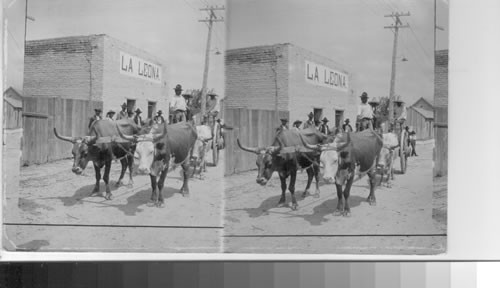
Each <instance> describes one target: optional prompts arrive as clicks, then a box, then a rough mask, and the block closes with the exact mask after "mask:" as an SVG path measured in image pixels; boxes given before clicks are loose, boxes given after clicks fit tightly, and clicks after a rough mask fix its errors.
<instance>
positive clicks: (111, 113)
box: [106, 110, 116, 121]
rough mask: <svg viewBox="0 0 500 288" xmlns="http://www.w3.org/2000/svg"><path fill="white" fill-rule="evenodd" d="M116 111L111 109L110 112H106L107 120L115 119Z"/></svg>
mask: <svg viewBox="0 0 500 288" xmlns="http://www.w3.org/2000/svg"><path fill="white" fill-rule="evenodd" d="M115 114H116V113H115V111H113V110H109V111H108V113H106V120H110V121H113V120H114V119H113V117H114V116H115Z"/></svg>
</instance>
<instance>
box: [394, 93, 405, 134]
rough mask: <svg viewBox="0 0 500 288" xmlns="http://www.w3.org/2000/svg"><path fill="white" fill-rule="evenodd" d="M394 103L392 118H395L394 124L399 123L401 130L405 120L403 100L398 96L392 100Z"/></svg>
mask: <svg viewBox="0 0 500 288" xmlns="http://www.w3.org/2000/svg"><path fill="white" fill-rule="evenodd" d="M394 103H396V107H394V119H396V120H395V122H396V124H399V129H400V130H399V131H401V129H402V128H403V127H404V124H405V122H406V107H405V105H404V104H405V102H404V101H403V100H401V99H400V98H399V97H398V98H397V99H396V100H394Z"/></svg>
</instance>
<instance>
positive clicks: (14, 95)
mask: <svg viewBox="0 0 500 288" xmlns="http://www.w3.org/2000/svg"><path fill="white" fill-rule="evenodd" d="M3 100H4V101H6V102H7V103H9V104H10V105H12V107H14V108H18V109H22V108H23V98H22V96H21V94H19V93H18V92H17V91H16V89H14V88H12V87H9V89H7V90H5V92H3Z"/></svg>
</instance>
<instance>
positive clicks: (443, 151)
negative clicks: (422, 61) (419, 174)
mask: <svg viewBox="0 0 500 288" xmlns="http://www.w3.org/2000/svg"><path fill="white" fill-rule="evenodd" d="M434 65H435V67H434V113H435V114H434V118H435V124H434V127H435V129H434V131H435V139H436V147H435V157H434V175H435V176H445V175H447V174H448V50H439V51H436V52H435V54H434Z"/></svg>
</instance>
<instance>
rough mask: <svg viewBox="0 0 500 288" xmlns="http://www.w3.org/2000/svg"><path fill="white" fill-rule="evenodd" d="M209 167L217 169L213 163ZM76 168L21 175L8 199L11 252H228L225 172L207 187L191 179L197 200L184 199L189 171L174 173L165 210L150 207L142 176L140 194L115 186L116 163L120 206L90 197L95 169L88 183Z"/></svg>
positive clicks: (211, 176)
mask: <svg viewBox="0 0 500 288" xmlns="http://www.w3.org/2000/svg"><path fill="white" fill-rule="evenodd" d="M208 161H209V163H211V157H209V158H208ZM71 166H72V160H61V161H57V162H53V163H48V164H45V165H34V166H30V167H24V168H22V169H21V180H20V188H19V191H7V193H6V205H5V206H4V207H5V208H4V215H5V217H4V224H5V230H4V231H6V234H7V239H8V240H7V241H4V242H6V243H5V244H4V246H5V247H6V249H8V250H16V249H17V250H38V251H138V252H219V251H220V249H221V240H220V236H221V230H222V218H221V211H222V210H221V209H222V193H223V182H222V181H223V178H222V177H223V176H222V175H223V167H222V165H219V167H207V170H208V171H207V173H206V174H205V179H203V180H200V179H192V180H190V182H189V188H190V192H191V193H190V197H189V198H187V197H183V196H182V195H181V194H179V193H178V191H179V189H180V187H181V186H182V182H181V181H182V177H181V175H180V172H181V168H180V167H179V168H177V169H176V170H174V171H172V172H170V173H169V174H168V176H167V179H166V181H165V187H164V189H163V195H164V197H165V207H164V208H156V207H149V206H147V202H148V200H149V199H150V197H151V186H150V178H149V176H147V175H137V176H135V177H134V182H135V183H134V185H133V188H131V187H128V186H126V185H125V186H121V187H115V185H114V184H115V183H116V180H118V176H119V173H120V169H121V165H120V163H119V162H114V163H113V164H112V170H111V175H110V179H111V181H110V182H111V184H112V186H111V187H112V193H113V196H114V198H113V199H112V200H105V199H104V198H103V197H102V196H93V197H90V196H89V195H90V193H91V191H92V189H93V186H94V183H95V176H94V169H93V166H92V163H89V165H88V167H87V169H86V170H85V173H84V175H83V176H76V175H74V174H73V173H72V172H71ZM127 182H128V172H127V175H126V177H125V184H127ZM101 191H104V183H103V181H102V180H101ZM4 239H5V238H4Z"/></svg>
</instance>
